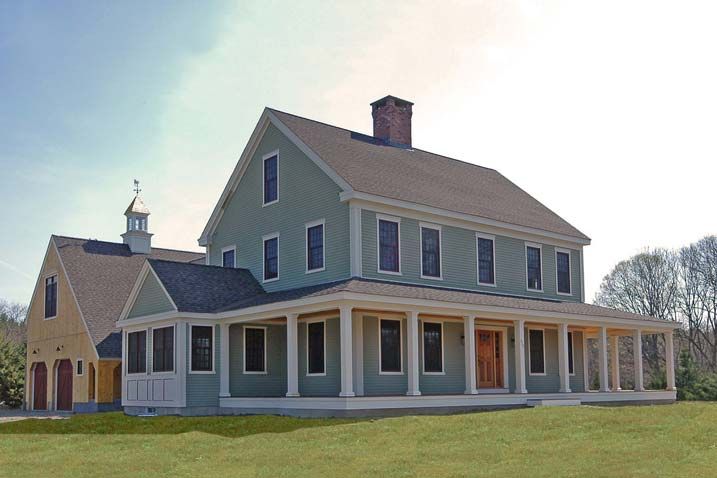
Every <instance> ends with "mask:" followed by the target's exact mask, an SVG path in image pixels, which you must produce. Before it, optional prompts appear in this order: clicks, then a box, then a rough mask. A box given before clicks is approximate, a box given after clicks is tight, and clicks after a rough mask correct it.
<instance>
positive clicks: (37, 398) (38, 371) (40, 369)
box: [32, 362, 47, 410]
mask: <svg viewBox="0 0 717 478" xmlns="http://www.w3.org/2000/svg"><path fill="white" fill-rule="evenodd" d="M32 409H33V410H46V409H47V367H46V366H45V362H38V363H36V364H35V367H34V370H33V373H32Z"/></svg>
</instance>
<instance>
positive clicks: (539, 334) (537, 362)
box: [528, 329, 545, 375]
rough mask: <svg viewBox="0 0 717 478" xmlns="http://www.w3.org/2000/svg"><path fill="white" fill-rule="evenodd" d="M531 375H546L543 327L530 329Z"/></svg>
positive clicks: (529, 353)
mask: <svg viewBox="0 0 717 478" xmlns="http://www.w3.org/2000/svg"><path fill="white" fill-rule="evenodd" d="M528 357H529V361H530V375H545V334H544V332H543V330H542V329H529V330H528Z"/></svg>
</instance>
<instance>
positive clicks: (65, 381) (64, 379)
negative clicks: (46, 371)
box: [57, 360, 72, 410]
mask: <svg viewBox="0 0 717 478" xmlns="http://www.w3.org/2000/svg"><path fill="white" fill-rule="evenodd" d="M57 409H58V410H72V362H70V361H69V360H61V361H60V365H58V366H57Z"/></svg>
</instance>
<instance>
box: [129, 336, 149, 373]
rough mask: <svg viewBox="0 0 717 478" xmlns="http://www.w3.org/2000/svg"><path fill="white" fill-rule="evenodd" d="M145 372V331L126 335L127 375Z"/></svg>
mask: <svg viewBox="0 0 717 478" xmlns="http://www.w3.org/2000/svg"><path fill="white" fill-rule="evenodd" d="M146 371H147V331H145V330H140V331H138V332H130V333H128V334H127V373H145V372H146Z"/></svg>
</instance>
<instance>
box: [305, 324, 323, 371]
mask: <svg viewBox="0 0 717 478" xmlns="http://www.w3.org/2000/svg"><path fill="white" fill-rule="evenodd" d="M308 334H309V373H324V323H323V322H312V323H310V324H309V327H308Z"/></svg>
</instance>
